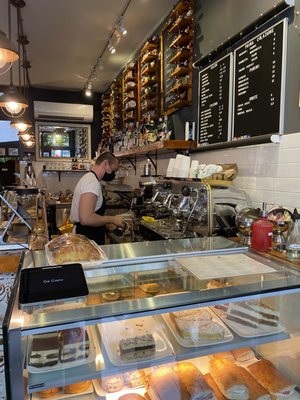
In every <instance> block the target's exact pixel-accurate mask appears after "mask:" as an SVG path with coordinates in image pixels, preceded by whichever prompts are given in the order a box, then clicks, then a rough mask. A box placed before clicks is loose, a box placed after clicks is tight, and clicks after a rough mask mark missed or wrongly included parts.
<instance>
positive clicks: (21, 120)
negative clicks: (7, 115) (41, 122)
mask: <svg viewBox="0 0 300 400" xmlns="http://www.w3.org/2000/svg"><path fill="white" fill-rule="evenodd" d="M10 126H12V127H13V128H15V129H16V130H17V131H18V132H20V133H26V132H27V131H28V130H29V129H30V128H31V127H32V123H31V121H30V120H29V119H28V118H27V116H26V115H22V116H21V117H16V118H13V119H12V120H11V123H10Z"/></svg>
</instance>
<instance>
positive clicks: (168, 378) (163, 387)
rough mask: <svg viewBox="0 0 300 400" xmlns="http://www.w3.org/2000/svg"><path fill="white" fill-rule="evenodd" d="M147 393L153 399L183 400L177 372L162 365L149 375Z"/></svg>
mask: <svg viewBox="0 0 300 400" xmlns="http://www.w3.org/2000/svg"><path fill="white" fill-rule="evenodd" d="M147 380H148V390H147V395H148V396H149V397H150V399H151V400H181V399H182V398H184V397H182V396H181V389H180V385H179V379H178V377H177V375H176V373H175V372H174V371H173V370H172V368H169V367H160V368H158V369H156V370H155V371H153V372H151V373H150V374H149V375H148V376H147Z"/></svg>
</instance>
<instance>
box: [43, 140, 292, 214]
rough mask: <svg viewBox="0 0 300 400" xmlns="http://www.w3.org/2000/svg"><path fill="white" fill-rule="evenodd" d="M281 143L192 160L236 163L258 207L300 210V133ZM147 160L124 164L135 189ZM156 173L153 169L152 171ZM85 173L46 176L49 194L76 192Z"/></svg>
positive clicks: (238, 182)
mask: <svg viewBox="0 0 300 400" xmlns="http://www.w3.org/2000/svg"><path fill="white" fill-rule="evenodd" d="M280 139H281V140H280V143H279V144H275V143H271V142H270V143H266V144H260V145H255V146H245V147H235V148H231V149H224V150H215V151H208V152H201V153H193V154H192V159H194V160H198V161H199V162H200V163H203V164H227V163H236V164H237V165H238V168H239V172H238V176H237V177H236V179H235V180H234V185H235V186H237V187H239V188H241V189H243V190H245V191H246V192H247V194H248V195H249V196H250V198H251V199H252V202H253V206H254V207H260V206H261V203H262V202H263V201H265V202H267V203H268V208H270V207H271V206H272V205H280V206H285V207H288V208H290V209H293V208H294V207H297V208H299V209H300V133H294V134H289V135H283V136H282V137H281V138H280ZM175 156H176V155H175V154H174V153H170V154H168V155H163V156H160V157H159V160H158V174H160V175H165V174H166V170H167V166H168V162H169V158H171V157H175ZM146 162H147V159H146V158H139V159H138V163H137V173H136V175H135V174H134V171H133V167H132V166H131V165H130V164H129V163H128V162H127V163H125V164H124V165H126V167H127V168H128V170H129V174H128V175H129V176H128V179H127V181H126V182H124V183H127V184H130V185H131V186H132V187H133V188H135V187H138V186H139V181H145V180H148V178H141V175H142V174H143V165H144V164H145V163H146ZM35 171H36V174H37V179H38V182H39V183H41V180H42V163H35ZM152 171H153V168H152ZM80 176H81V174H76V173H74V174H73V173H65V174H64V175H63V179H62V181H61V182H59V181H58V176H57V175H56V174H55V173H50V174H47V175H45V176H44V179H45V182H44V184H45V183H46V186H47V189H48V191H58V190H62V191H65V190H66V189H70V190H72V191H73V190H74V188H75V185H76V183H77V181H78V179H79V178H80Z"/></svg>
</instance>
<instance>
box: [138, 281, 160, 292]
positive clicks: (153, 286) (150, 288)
mask: <svg viewBox="0 0 300 400" xmlns="http://www.w3.org/2000/svg"><path fill="white" fill-rule="evenodd" d="M140 289H142V291H143V292H146V293H149V294H157V293H158V292H159V291H160V289H161V285H160V284H159V283H155V282H153V283H143V284H141V285H140Z"/></svg>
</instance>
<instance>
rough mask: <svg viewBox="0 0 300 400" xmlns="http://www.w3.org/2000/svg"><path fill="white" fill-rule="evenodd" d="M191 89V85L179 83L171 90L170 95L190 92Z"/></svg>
mask: <svg viewBox="0 0 300 400" xmlns="http://www.w3.org/2000/svg"><path fill="white" fill-rule="evenodd" d="M190 87H191V85H187V84H186V85H183V84H181V83H177V84H176V85H174V86H173V87H172V88H171V89H170V90H169V93H175V92H184V91H186V90H188V89H189V88H190Z"/></svg>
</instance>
